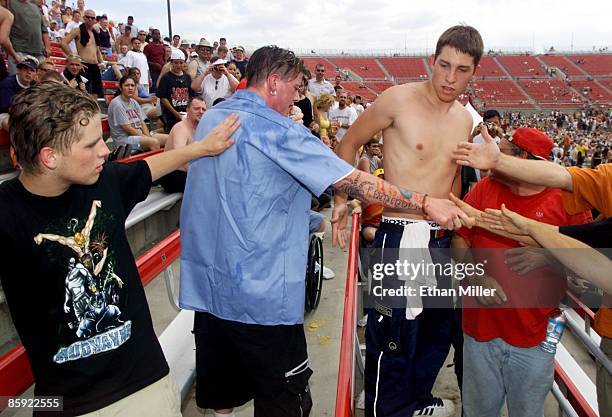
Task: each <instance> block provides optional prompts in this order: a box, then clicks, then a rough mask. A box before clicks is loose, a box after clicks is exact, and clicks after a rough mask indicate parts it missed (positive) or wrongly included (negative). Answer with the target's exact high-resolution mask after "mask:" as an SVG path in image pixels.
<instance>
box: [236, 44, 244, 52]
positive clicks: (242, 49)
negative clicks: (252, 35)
mask: <svg viewBox="0 0 612 417" xmlns="http://www.w3.org/2000/svg"><path fill="white" fill-rule="evenodd" d="M234 49H235V50H236V51H242V52H245V51H244V46H242V45H238V46H237V47H235V48H234Z"/></svg>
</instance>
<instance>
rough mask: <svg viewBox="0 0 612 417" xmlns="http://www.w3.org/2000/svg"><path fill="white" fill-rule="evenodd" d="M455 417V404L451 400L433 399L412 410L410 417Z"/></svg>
mask: <svg viewBox="0 0 612 417" xmlns="http://www.w3.org/2000/svg"><path fill="white" fill-rule="evenodd" d="M454 415H455V404H454V403H453V402H452V401H451V400H447V399H442V398H438V397H433V398H432V399H431V401H430V402H429V404H427V405H425V406H423V407H421V408H418V409H416V410H414V414H413V415H412V417H416V416H434V417H451V416H454Z"/></svg>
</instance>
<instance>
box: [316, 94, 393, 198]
mask: <svg viewBox="0 0 612 417" xmlns="http://www.w3.org/2000/svg"><path fill="white" fill-rule="evenodd" d="M395 100H396V98H395V93H394V90H393V88H390V89H388V90H386V91H385V92H384V93H383V94H381V95H380V97H378V99H377V100H376V102H374V104H372V105H371V106H370V107H368V109H367V110H366V111H364V112H363V113H362V114H361V116H359V117H358V118H357V120H356V121H355V123H353V125H352V126H351V127H350V128H349V130H347V132H346V134H345V135H344V138H343V139H342V142H340V145H339V146H338V148H337V153H338V156H339V157H340V158H342V159H344V160H345V161H346V162H348V163H349V164H351V165H355V155H357V152H358V151H359V148H360V147H362V146H363V145H365V144H366V143H368V141H369V140H370V139H372V137H373V136H374V135H375V134H376V133H378V132H380V131H381V130H383V129H385V128H387V127H389V126H391V124H392V123H393V115H392V114H389V112H388V109H395V108H397V106H396V103H395ZM317 113H318V111H315V116H316V115H317ZM315 120H316V121H317V122H318V121H319V119H318V117H317V118H316V119H315ZM346 198H347V196H346V194H345V193H343V192H339V193H336V194H335V195H334V202H335V204H336V205H339V204H344V203H346Z"/></svg>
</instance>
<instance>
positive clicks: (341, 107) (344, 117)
mask: <svg viewBox="0 0 612 417" xmlns="http://www.w3.org/2000/svg"><path fill="white" fill-rule="evenodd" d="M347 98H348V94H347V92H346V91H345V90H339V91H338V108H336V109H331V110H330V111H329V121H330V122H331V123H332V125H334V124H335V125H336V126H337V127H338V131H337V132H336V139H338V142H340V141H342V138H343V137H344V135H345V133H346V131H347V130H348V129H349V127H351V126H352V125H353V123H355V120H357V112H356V111H355V109H353V108H352V107H349V106H347V105H346V101H347Z"/></svg>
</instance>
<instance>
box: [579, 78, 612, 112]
mask: <svg viewBox="0 0 612 417" xmlns="http://www.w3.org/2000/svg"><path fill="white" fill-rule="evenodd" d="M572 87H574V89H576V91H578V92H579V93H580V94H582V95H583V96H584V97H586V98H587V99H590V100H592V101H593V102H594V103H597V104H607V105H609V106H610V105H612V94H611V93H610V92H609V91H608V90H606V88H604V87H602V86H601V85H600V84H598V83H596V82H595V81H588V80H573V81H572Z"/></svg>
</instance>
